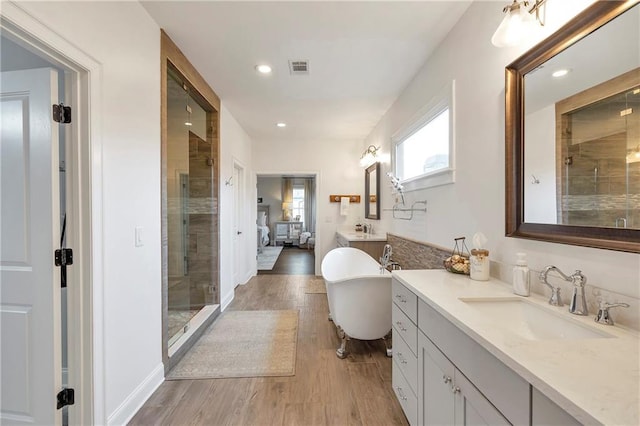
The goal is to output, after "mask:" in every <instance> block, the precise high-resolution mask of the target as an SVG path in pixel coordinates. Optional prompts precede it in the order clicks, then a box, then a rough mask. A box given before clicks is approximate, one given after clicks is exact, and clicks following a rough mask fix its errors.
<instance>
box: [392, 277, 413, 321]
mask: <svg viewBox="0 0 640 426" xmlns="http://www.w3.org/2000/svg"><path fill="white" fill-rule="evenodd" d="M391 283H392V292H393V297H392V299H393V303H395V304H396V305H398V306H399V307H400V309H402V311H403V312H404V313H405V314H407V316H408V317H409V319H410V320H411V321H413V322H414V323H417V322H418V297H417V296H416V295H415V294H413V292H412V291H411V290H409V289H408V288H406V287H405V286H404V285H402V283H400V282H399V281H397V280H396V279H395V278H394V279H393V280H392V282H391Z"/></svg>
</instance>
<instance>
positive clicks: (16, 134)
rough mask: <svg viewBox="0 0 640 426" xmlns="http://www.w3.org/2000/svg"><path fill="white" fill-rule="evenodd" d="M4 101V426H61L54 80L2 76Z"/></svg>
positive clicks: (44, 75)
mask: <svg viewBox="0 0 640 426" xmlns="http://www.w3.org/2000/svg"><path fill="white" fill-rule="evenodd" d="M1 88H2V93H0V117H1V120H2V121H1V124H2V127H1V134H0V195H1V198H0V199H1V201H0V240H1V242H0V296H1V297H0V324H1V326H0V328H1V351H2V357H1V358H2V360H1V368H2V375H1V376H2V378H1V385H0V386H1V388H0V394H1V397H0V398H1V401H0V406H1V409H0V422H1V423H2V424H3V425H4V424H19V425H24V424H47V425H50V424H60V423H61V414H60V411H59V410H57V409H56V398H55V397H56V394H57V393H58V392H59V391H60V390H61V376H62V374H61V371H62V364H61V324H60V294H61V289H60V271H59V269H58V268H56V267H54V265H53V253H54V250H55V249H56V248H58V247H59V244H60V228H59V226H60V223H59V222H60V206H59V187H58V182H59V176H58V131H57V127H55V126H57V125H56V124H55V123H53V121H52V119H51V105H52V104H53V103H55V102H56V101H57V97H58V96H57V95H58V94H57V73H56V72H55V71H53V70H51V69H48V68H41V69H34V70H23V71H16V72H3V73H2V74H1Z"/></svg>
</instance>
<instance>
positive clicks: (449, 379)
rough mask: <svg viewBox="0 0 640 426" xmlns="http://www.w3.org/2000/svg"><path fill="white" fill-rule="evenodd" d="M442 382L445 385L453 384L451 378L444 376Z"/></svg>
mask: <svg viewBox="0 0 640 426" xmlns="http://www.w3.org/2000/svg"><path fill="white" fill-rule="evenodd" d="M442 380H443V381H444V382H445V383H451V377H449V376H442Z"/></svg>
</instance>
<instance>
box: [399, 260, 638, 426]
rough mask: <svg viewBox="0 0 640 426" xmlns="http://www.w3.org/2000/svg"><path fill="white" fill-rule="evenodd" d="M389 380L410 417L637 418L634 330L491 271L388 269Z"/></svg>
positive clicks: (440, 420)
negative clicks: (476, 275) (521, 292)
mask: <svg viewBox="0 0 640 426" xmlns="http://www.w3.org/2000/svg"><path fill="white" fill-rule="evenodd" d="M392 287H393V293H392V297H393V310H392V321H393V333H394V339H393V340H394V341H393V389H394V392H395V394H396V397H397V398H398V400H399V402H400V405H401V406H402V408H403V410H404V412H405V415H406V416H407V419H408V420H409V423H410V424H412V425H417V424H419V425H431V424H492V425H493V424H518V425H522V424H524V425H527V424H533V425H538V424H562V425H571V424H611V425H637V424H640V386H639V383H640V358H639V339H638V334H637V333H636V332H634V331H631V330H628V329H625V328H623V327H620V326H617V325H616V326H603V325H600V324H596V323H595V322H594V321H593V317H594V315H593V314H590V315H589V316H576V315H571V314H569V313H568V312H567V306H564V307H554V306H550V305H548V303H547V301H546V300H545V299H544V298H543V297H541V296H536V295H532V296H531V297H526V298H525V297H519V296H515V295H514V294H513V293H512V291H511V287H510V286H508V285H506V284H505V283H503V282H501V281H498V280H495V279H491V280H490V281H486V282H480V281H473V280H471V279H469V278H468V277H467V276H462V275H455V274H451V273H449V272H446V271H444V270H404V271H395V272H394V273H393V283H392Z"/></svg>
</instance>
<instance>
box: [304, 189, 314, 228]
mask: <svg viewBox="0 0 640 426" xmlns="http://www.w3.org/2000/svg"><path fill="white" fill-rule="evenodd" d="M304 223H305V224H306V225H307V231H309V232H316V179H315V178H307V179H305V180H304Z"/></svg>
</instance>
